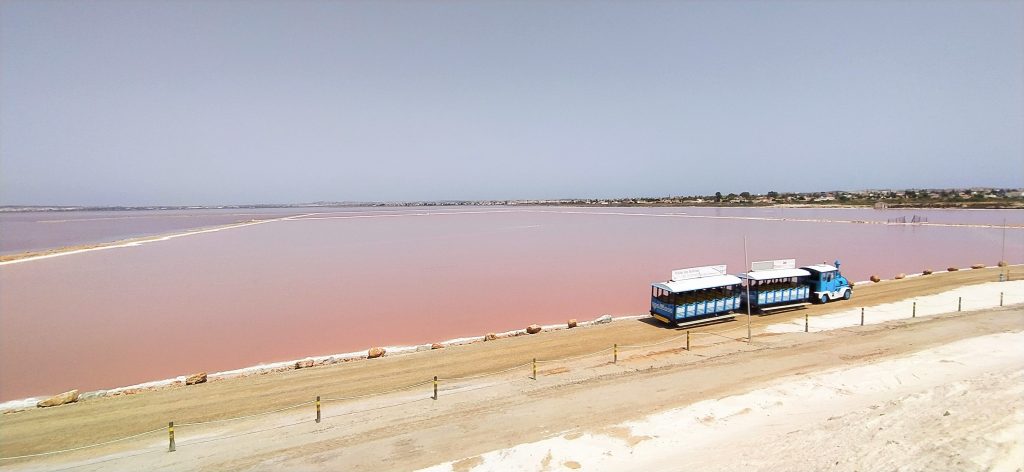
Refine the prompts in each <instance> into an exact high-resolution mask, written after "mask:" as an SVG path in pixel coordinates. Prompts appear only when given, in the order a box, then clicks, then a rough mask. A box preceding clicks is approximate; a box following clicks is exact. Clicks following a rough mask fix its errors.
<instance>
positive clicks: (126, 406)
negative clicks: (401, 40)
mask: <svg viewBox="0 0 1024 472" xmlns="http://www.w3.org/2000/svg"><path fill="white" fill-rule="evenodd" d="M1022 272H1024V271H1022V270H1021V269H1020V268H1018V267H1015V268H1013V269H1012V272H1011V277H1012V278H1014V279H1016V278H1019V277H1024V273H1022ZM997 273H998V272H997V271H996V270H994V269H980V270H971V271H962V272H957V273H948V274H947V273H943V274H935V275H932V276H927V277H918V278H912V279H907V280H903V281H898V282H883V283H880V284H873V285H870V286H866V287H857V289H856V295H855V299H854V300H853V301H851V302H848V303H854V304H864V305H871V304H878V303H885V302H888V301H894V300H897V299H901V298H905V297H907V296H908V295H923V294H927V293H937V292H940V291H943V290H946V289H949V288H952V287H955V286H960V285H963V284H972V283H981V282H989V281H993V280H995V278H996V277H997ZM846 308H849V306H848V305H843V304H840V303H837V304H834V305H824V306H817V305H815V306H809V307H807V308H805V309H803V310H798V311H791V312H786V313H775V314H772V315H770V316H764V317H755V319H754V322H753V324H754V328H755V336H756V337H755V341H756V342H755V344H754V345H749V346H748V345H746V344H745V343H741V342H737V341H736V340H735V338H741V337H742V336H744V335H745V324H743V323H741V322H740V321H734V322H731V323H724V324H719V325H714V326H711V327H705V328H702V330H703V331H704V332H707V333H712V334H714V335H706V336H695V337H694V339H693V340H692V347H693V350H692V351H691V352H689V353H687V352H686V351H684V350H682V348H681V343H680V342H679V341H678V340H677V341H674V342H672V343H667V344H666V345H663V346H659V347H654V348H642V349H626V348H624V349H623V350H622V352H621V353H620V362H619V363H617V364H611V362H610V360H611V353H610V352H608V353H605V354H602V355H600V356H595V357H592V358H584V359H580V360H575V361H569V362H559V363H550V364H546V363H542V364H541V366H540V371H539V376H538V377H539V378H538V380H536V381H534V380H531V379H529V376H530V373H531V372H530V368H529V366H522V365H523V364H527V363H528V362H529V361H530V359H532V358H533V357H537V358H539V359H542V360H543V359H553V358H563V357H568V356H574V355H580V354H586V353H590V352H594V351H598V350H600V349H607V348H610V346H611V345H612V344H613V343H618V344H620V345H635V344H649V343H653V342H658V341H662V340H666V339H670V338H675V337H678V336H679V334H680V332H679V331H678V330H673V329H666V328H661V327H659V326H657V325H652V324H651V323H649V322H645V321H642V320H641V321H621V322H615V323H612V324H609V325H601V326H594V327H588V328H583V329H576V330H568V331H558V332H551V333H543V334H541V335H536V336H529V337H518V338H511V339H504V340H498V341H495V342H488V343H477V344H472V345H467V346H457V347H452V348H447V349H443V350H438V351H431V352H422V353H416V354H409V355H403V356H396V357H392V358H387V357H386V358H383V359H377V360H373V361H361V362H351V363H346V364H340V365H333V366H324V367H317V368H313V369H304V370H299V371H292V372H284V373H273V374H267V375H256V376H251V377H243V378H236V379H226V380H220V381H216V382H211V383H209V384H205V385H199V386H194V387H179V388H168V389H165V390H159V391H152V392H144V393H141V394H137V395H130V396H122V397H113V398H100V399H94V400H90V401H85V402H81V403H79V404H73V405H67V406H62V407H57V408H51V409H40V410H29V411H24V412H18V413H13V414H7V415H3V417H0V455H2V456H3V457H10V456H16V455H22V454H32V453H39V452H45V451H51V450H58V449H64V448H71V447H77V446H82V445H88V444H94V443H97V442H103V441H107V440H111V439H116V438H119V437H123V436H126V435H131V434H138V433H144V432H147V431H151V430H154V429H159V428H161V427H163V426H165V425H166V424H167V421H171V420H173V421H175V422H176V423H177V424H179V425H181V424H185V423H191V422H204V421H210V420H218V419H225V418H231V417H236V416H242V415H248V414H257V413H261V412H266V411H270V410H275V409H279V408H285V407H289V406H293V405H297V404H301V403H303V402H309V401H311V400H312V399H313V398H314V397H315V396H316V395H321V396H322V397H323V398H325V399H328V398H340V397H351V396H355V395H364V394H373V393H377V392H382V391H388V390H393V389H396V388H400V387H404V386H408V385H412V384H417V383H421V382H424V381H428V380H430V379H431V377H432V375H435V374H436V375H438V376H440V377H442V379H452V378H456V377H465V376H472V375H476V374H481V373H487V372H494V371H499V370H504V369H509V368H513V367H516V366H522V367H520V368H518V369H515V370H513V371H511V372H508V373H506V374H503V375H498V376H487V377H482V378H479V379H468V380H463V381H449V380H443V381H442V389H441V399H439V400H437V401H434V400H430V399H429V395H430V386H429V385H422V386H419V387H417V388H416V389H414V390H409V391H406V392H398V393H395V394H390V395H386V396H380V397H371V398H368V399H362V400H351V401H338V402H330V401H325V403H324V421H323V422H322V423H320V424H316V423H313V422H312V421H310V419H311V418H312V415H313V413H312V411H313V410H312V409H313V407H312V405H304V406H301V407H298V408H295V409H294V410H288V411H284V412H281V413H278V414H274V415H267V416H260V417H257V418H252V419H248V420H239V421H232V422H225V423H214V424H210V425H202V426H192V427H180V428H179V429H178V431H177V435H178V442H179V444H180V447H179V450H178V451H176V452H175V453H174V454H171V455H166V454H163V453H162V452H160V451H162V450H165V448H166V437H165V435H164V434H165V433H163V432H157V433H154V434H152V435H147V436H143V437H141V438H138V439H133V440H130V441H125V442H120V443H115V444H112V445H109V446H103V447H100V448H92V449H88V450H84V451H80V452H73V453H69V454H62V455H60V456H49V457H43V458H35V459H31V460H27V461H6V462H4V463H0V467H3V468H9V467H15V466H17V468H22V467H28V468H29V469H32V468H41V469H53V468H57V467H60V466H68V465H75V464H84V463H88V462H92V461H95V460H97V459H98V458H101V457H106V458H108V459H113V460H112V461H111V462H104V463H101V464H98V465H96V466H92V467H91V466H85V467H82V468H78V469H81V470H91V469H92V468H94V467H95V468H97V469H101V468H104V467H106V468H111V467H113V468H119V467H121V466H122V465H124V466H128V465H132V464H134V465H135V466H138V467H141V468H146V469H149V468H166V469H169V470H177V469H183V468H184V469H208V470H226V469H237V470H246V469H252V468H256V469H257V470H259V469H267V470H271V469H275V468H278V467H283V466H284V465H285V464H288V465H289V466H291V467H299V468H317V467H318V466H325V467H327V466H330V467H332V468H337V467H341V468H345V469H349V470H383V469H391V470H407V469H410V468H416V467H426V466H429V465H432V464H436V463H439V462H444V461H447V460H452V459H453V458H458V457H470V456H472V455H473V454H480V453H483V452H486V451H489V450H493V449H497V448H502V447H509V446H511V445H514V444H518V443H521V442H524V441H529V440H536V439H540V438H543V437H545V435H550V434H554V433H556V432H562V431H565V430H567V429H571V428H573V427H578V428H590V429H593V428H600V427H603V426H606V425H609V424H614V423H615V422H616V421H622V420H625V419H628V418H631V417H635V416H637V415H640V414H646V413H652V412H656V411H659V410H662V409H665V408H670V407H673V406H678V405H682V404H686V403H688V402H692V401H694V399H699V398H714V397H716V396H720V395H724V394H727V393H729V392H736V391H740V390H742V389H745V388H749V387H750V386H751V385H756V384H758V383H760V382H767V381H769V380H771V379H776V378H779V377H780V376H786V375H794V374H799V373H801V372H809V371H814V370H820V369H823V368H831V367H834V366H837V365H844V363H849V362H861V361H863V360H865V359H872V358H875V357H884V356H891V355H898V354H899V353H902V352H911V351H913V350H915V349H921V348H923V347H925V346H929V345H939V344H943V343H947V342H951V341H954V340H957V339H963V338H966V337H971V336H976V335H981V334H986V333H993V332H1002V331H1006V330H1013V329H1021V327H1022V326H1024V324H1022V322H1021V320H1022V318H1021V317H1020V316H1019V314H1020V313H1019V312H1014V311H1012V310H1010V311H1006V310H1004V311H998V310H997V311H994V312H992V313H984V314H982V313H972V314H961V315H959V316H940V317H933V318H931V319H927V320H925V319H919V320H913V321H911V320H907V321H904V322H897V323H894V324H890V325H884V326H883V327H879V326H875V327H864V328H858V329H855V330H841V331H835V332H828V333H810V334H804V333H799V334H796V333H794V334H789V335H770V334H759V331H758V330H759V329H762V328H763V327H764V326H766V325H767V324H769V323H777V322H779V321H780V320H784V319H787V318H793V317H803V315H804V314H805V313H809V314H811V315H817V314H823V313H827V312H829V311H831V310H837V309H846ZM1007 313H1011V315H1007ZM1012 313H1017V315H1012ZM839 338H841V339H842V342H836V340H837V339H839ZM691 370H692V372H690V371H691ZM683 372H687V374H686V375H682V374H681V373H683ZM670 374H671V376H673V377H674V378H676V377H677V379H676V380H672V381H666V377H665V376H666V375H670ZM695 378H699V379H701V380H700V381H695V380H694V379H695ZM405 402H409V403H408V404H407V405H399V406H392V405H395V404H396V403H405ZM371 408H380V409H377V410H371V411H363V410H367V409H371ZM545 412H546V413H545ZM293 423H297V424H295V425H292V424H293ZM306 423H308V424H306ZM268 427H279V429H275V430H271V431H264V432H257V433H253V431H258V430H262V429H266V428H268ZM234 434H241V435H243V436H237V438H238V439H235V438H231V439H223V440H221V439H217V438H222V437H225V436H230V435H234ZM213 439H217V440H213ZM203 440H209V442H205V443H199V442H198V441H203ZM147 448H148V449H147ZM139 453H142V455H139V456H138V457H134V458H133V457H121V456H123V455H131V454H139ZM111 455H113V456H111ZM104 464H105V465H104ZM76 470H77V469H76Z"/></svg>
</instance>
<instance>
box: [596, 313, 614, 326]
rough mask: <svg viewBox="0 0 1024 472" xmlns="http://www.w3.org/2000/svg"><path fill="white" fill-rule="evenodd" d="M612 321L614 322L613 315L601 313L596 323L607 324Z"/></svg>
mask: <svg viewBox="0 0 1024 472" xmlns="http://www.w3.org/2000/svg"><path fill="white" fill-rule="evenodd" d="M611 322H612V315H601V316H600V317H598V318H597V319H596V320H594V324H605V323H611Z"/></svg>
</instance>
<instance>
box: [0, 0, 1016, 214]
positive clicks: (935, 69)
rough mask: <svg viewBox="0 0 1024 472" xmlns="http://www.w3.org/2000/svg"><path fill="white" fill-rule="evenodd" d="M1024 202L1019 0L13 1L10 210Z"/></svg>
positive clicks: (1, 122)
mask: <svg viewBox="0 0 1024 472" xmlns="http://www.w3.org/2000/svg"><path fill="white" fill-rule="evenodd" d="M949 186H1012V187H1020V186H1024V2H1016V1H1005V2H987V1H965V2H883V1H871V2H867V1H865V2H849V3H847V2H838V1H826V2H750V3H747V2H733V1H730V2H683V1H658V2H632V1H630V2H626V1H622V2H586V1H566V2H493V1H433V2H431V1H415V2H360V1H324V2H312V1H305V2H304V1H288V2H285V1H280V2H271V1H259V2H256V1H251V2H247V1H224V2H206V1H203V2H189V1H117V2H71V1H10V0H5V1H3V2H2V3H0V203H3V204H94V205H132V204H140V205H144V204H219V203H258V202H282V203H284V202H304V201H316V200H432V199H488V198H549V197H613V196H640V195H649V196H657V195H680V194H684V195H685V194H710V193H714V192H715V191H722V192H736V193H739V192H741V191H751V192H766V191H769V190H778V191H813V190H827V189H861V188H884V187H949Z"/></svg>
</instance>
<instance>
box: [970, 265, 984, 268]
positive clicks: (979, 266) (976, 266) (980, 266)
mask: <svg viewBox="0 0 1024 472" xmlns="http://www.w3.org/2000/svg"><path fill="white" fill-rule="evenodd" d="M971 268H972V269H984V268H985V264H974V265H972V266H971Z"/></svg>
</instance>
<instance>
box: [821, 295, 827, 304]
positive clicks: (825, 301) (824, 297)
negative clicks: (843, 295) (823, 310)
mask: <svg viewBox="0 0 1024 472" xmlns="http://www.w3.org/2000/svg"><path fill="white" fill-rule="evenodd" d="M821 303H828V295H826V294H824V293H823V294H821Z"/></svg>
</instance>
